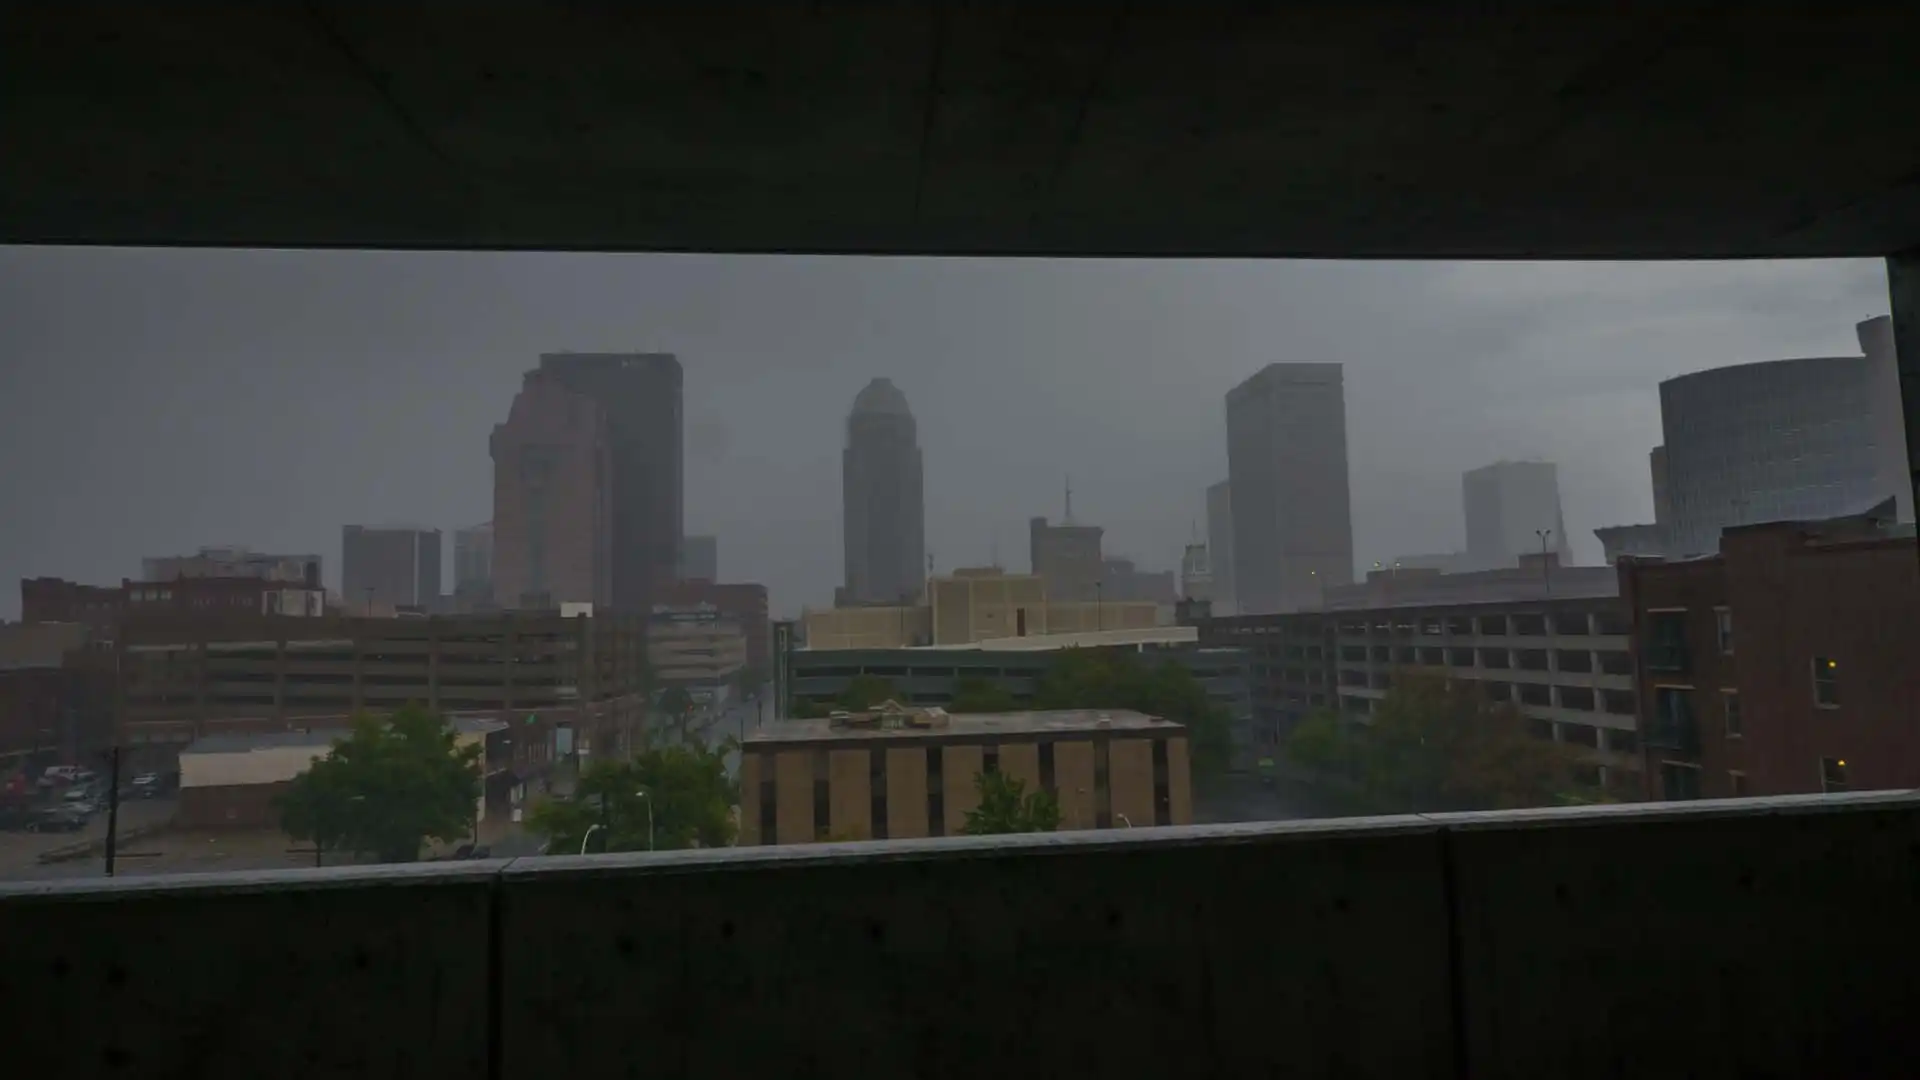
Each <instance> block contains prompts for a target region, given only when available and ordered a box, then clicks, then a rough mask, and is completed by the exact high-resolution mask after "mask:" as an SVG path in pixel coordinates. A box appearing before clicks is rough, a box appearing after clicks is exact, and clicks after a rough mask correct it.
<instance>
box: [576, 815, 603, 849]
mask: <svg viewBox="0 0 1920 1080" xmlns="http://www.w3.org/2000/svg"><path fill="white" fill-rule="evenodd" d="M604 828H606V826H605V825H601V824H599V823H598V822H596V823H594V824H592V825H589V826H587V831H586V833H585V834H584V835H582V836H581V837H580V854H582V855H585V854H586V853H587V841H589V840H591V839H593V834H594V833H596V832H598V831H600V830H601V829H604Z"/></svg>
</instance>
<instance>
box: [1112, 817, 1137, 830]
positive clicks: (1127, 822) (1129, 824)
mask: <svg viewBox="0 0 1920 1080" xmlns="http://www.w3.org/2000/svg"><path fill="white" fill-rule="evenodd" d="M1113 816H1114V817H1117V818H1119V819H1120V824H1122V825H1125V826H1126V827H1127V828H1129V829H1131V828H1133V821H1132V819H1130V818H1128V817H1127V815H1125V814H1115V815H1113Z"/></svg>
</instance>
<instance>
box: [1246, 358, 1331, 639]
mask: <svg viewBox="0 0 1920 1080" xmlns="http://www.w3.org/2000/svg"><path fill="white" fill-rule="evenodd" d="M1227 481H1228V484H1229V485H1230V488H1229V490H1230V492H1231V499H1232V508H1233V511H1232V512H1233V567H1234V574H1233V589H1234V600H1235V608H1236V610H1237V611H1238V612H1240V613H1241V614H1249V615H1251V614H1266V613H1270V612H1282V611H1300V610H1304V609H1308V608H1314V607H1318V606H1320V605H1321V603H1322V602H1323V601H1324V599H1325V596H1326V593H1325V590H1326V589H1329V588H1332V587H1333V586H1336V585H1347V584H1351V583H1352V581H1353V517H1352V506H1351V501H1350V498H1349V495H1348V490H1347V405H1346V392H1345V388H1344V385H1343V380H1342V376H1341V367H1340V365H1339V364H1268V365H1267V366H1266V367H1265V368H1263V369H1261V371H1260V372H1259V374H1256V375H1254V376H1253V377H1252V378H1250V379H1248V380H1247V381H1245V382H1243V383H1241V384H1240V385H1239V386H1236V387H1234V388H1233V389H1232V390H1229V391H1227Z"/></svg>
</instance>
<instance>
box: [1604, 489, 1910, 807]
mask: <svg viewBox="0 0 1920 1080" xmlns="http://www.w3.org/2000/svg"><path fill="white" fill-rule="evenodd" d="M1893 514H1894V508H1893V505H1892V503H1891V502H1889V503H1888V504H1886V505H1884V506H1882V507H1880V508H1877V512H1875V513H1869V514H1866V515H1861V516H1858V517H1847V518H1837V519H1832V520H1828V521H1818V522H1776V523H1770V524H1765V525H1749V526H1743V527H1737V528H1730V529H1727V530H1725V531H1724V532H1723V533H1722V534H1721V538H1720V551H1719V553H1718V554H1716V555H1711V556H1705V557H1700V558H1693V559H1681V560H1675V561H1653V560H1638V559H1625V560H1622V561H1621V563H1620V567H1619V574H1620V588H1621V595H1622V598H1623V599H1624V600H1625V602H1626V603H1627V604H1628V605H1630V610H1631V612H1632V618H1633V641H1634V646H1635V650H1636V652H1637V655H1638V656H1639V657H1640V666H1639V693H1638V699H1639V703H1640V704H1639V710H1640V724H1641V729H1642V732H1643V733H1644V737H1643V739H1642V742H1643V743H1644V745H1645V748H1646V749H1645V754H1646V780H1645V787H1646V793H1647V795H1648V797H1650V798H1655V799H1698V798H1728V797H1737V796H1743V795H1755V796H1758V795H1792V794H1802V793H1811V792H1822V791H1846V790H1866V789H1877V788H1911V787H1920V729H1917V728H1916V727H1915V724H1914V720H1915V717H1920V665H1916V664H1915V662H1914V657H1915V656H1916V655H1920V558H1917V555H1920V553H1916V551H1915V546H1914V536H1913V527H1912V526H1911V525H1904V526H1903V525H1896V524H1894V523H1893V520H1892V518H1893Z"/></svg>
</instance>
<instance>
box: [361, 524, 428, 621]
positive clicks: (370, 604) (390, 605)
mask: <svg viewBox="0 0 1920 1080" xmlns="http://www.w3.org/2000/svg"><path fill="white" fill-rule="evenodd" d="M440 547H441V543H440V530H439V529H421V528H415V527H412V526H406V525H393V526H369V525H348V526H345V527H344V528H342V529H341V530H340V594H341V599H342V600H343V601H344V602H345V603H346V606H347V609H348V610H350V611H351V610H356V609H357V610H358V611H359V612H360V614H363V615H374V614H393V613H395V612H397V611H400V610H403V609H413V610H417V611H424V612H430V611H433V610H435V609H436V608H437V607H438V606H439V604H440V584H441V582H440V576H441V575H440Z"/></svg>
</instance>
